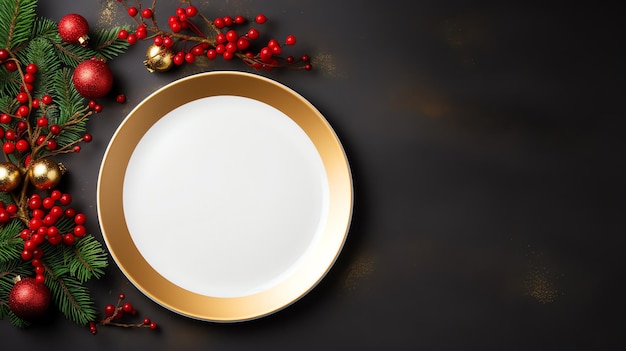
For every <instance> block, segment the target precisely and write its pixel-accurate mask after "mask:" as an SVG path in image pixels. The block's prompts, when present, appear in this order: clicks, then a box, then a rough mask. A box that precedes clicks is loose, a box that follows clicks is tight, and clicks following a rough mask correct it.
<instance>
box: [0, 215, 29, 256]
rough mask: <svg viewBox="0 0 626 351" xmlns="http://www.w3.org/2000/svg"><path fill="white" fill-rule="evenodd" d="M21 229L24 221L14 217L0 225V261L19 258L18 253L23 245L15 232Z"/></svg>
mask: <svg viewBox="0 0 626 351" xmlns="http://www.w3.org/2000/svg"><path fill="white" fill-rule="evenodd" d="M22 229H24V223H23V222H22V221H20V220H19V219H14V220H12V221H11V222H9V223H7V224H6V225H4V226H3V227H0V262H9V261H12V260H16V259H21V256H20V253H21V252H22V247H23V246H24V240H22V239H21V238H20V237H18V236H17V235H16V234H17V233H19V232H20V231H21V230H22Z"/></svg>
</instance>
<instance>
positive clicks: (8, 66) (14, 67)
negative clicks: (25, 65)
mask: <svg viewBox="0 0 626 351" xmlns="http://www.w3.org/2000/svg"><path fill="white" fill-rule="evenodd" d="M4 68H6V69H7V71H9V72H15V71H17V64H16V63H15V61H7V62H5V63H4Z"/></svg>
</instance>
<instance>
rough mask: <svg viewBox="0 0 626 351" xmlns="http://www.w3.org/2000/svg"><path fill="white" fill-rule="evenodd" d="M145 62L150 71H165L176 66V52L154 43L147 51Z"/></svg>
mask: <svg viewBox="0 0 626 351" xmlns="http://www.w3.org/2000/svg"><path fill="white" fill-rule="evenodd" d="M143 64H144V65H145V66H146V69H147V70H148V71H150V72H155V71H156V72H165V71H167V70H169V69H170V68H172V67H173V66H174V52H172V50H170V49H166V48H164V47H162V46H159V45H155V44H152V45H150V46H149V47H148V50H147V51H146V60H145V61H143Z"/></svg>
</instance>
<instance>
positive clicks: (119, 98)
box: [115, 94, 126, 104]
mask: <svg viewBox="0 0 626 351" xmlns="http://www.w3.org/2000/svg"><path fill="white" fill-rule="evenodd" d="M115 101H117V102H118V103H119V104H123V103H125V102H126V95H124V94H119V95H117V97H116V98H115Z"/></svg>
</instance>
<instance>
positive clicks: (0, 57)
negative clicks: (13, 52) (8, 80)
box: [0, 49, 9, 61]
mask: <svg viewBox="0 0 626 351" xmlns="http://www.w3.org/2000/svg"><path fill="white" fill-rule="evenodd" d="M8 58H9V52H8V51H7V50H6V49H0V61H4V60H6V59H8Z"/></svg>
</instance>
